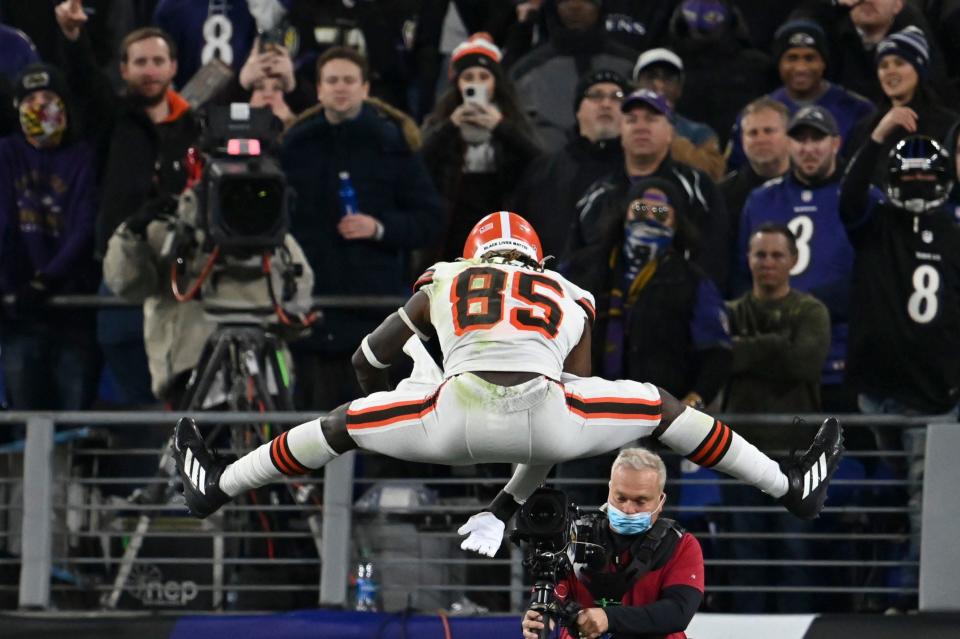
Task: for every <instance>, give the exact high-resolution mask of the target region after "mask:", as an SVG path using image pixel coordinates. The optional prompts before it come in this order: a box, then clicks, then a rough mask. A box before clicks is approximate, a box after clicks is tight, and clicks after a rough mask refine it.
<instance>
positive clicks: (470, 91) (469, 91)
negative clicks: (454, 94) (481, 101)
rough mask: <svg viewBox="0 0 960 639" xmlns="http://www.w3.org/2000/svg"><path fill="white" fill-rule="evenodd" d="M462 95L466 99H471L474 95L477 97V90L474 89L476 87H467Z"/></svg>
mask: <svg viewBox="0 0 960 639" xmlns="http://www.w3.org/2000/svg"><path fill="white" fill-rule="evenodd" d="M463 93H464V94H465V95H466V96H467V97H468V98H472V97H474V96H475V95H477V89H476V87H467V88H466V89H464V90H463Z"/></svg>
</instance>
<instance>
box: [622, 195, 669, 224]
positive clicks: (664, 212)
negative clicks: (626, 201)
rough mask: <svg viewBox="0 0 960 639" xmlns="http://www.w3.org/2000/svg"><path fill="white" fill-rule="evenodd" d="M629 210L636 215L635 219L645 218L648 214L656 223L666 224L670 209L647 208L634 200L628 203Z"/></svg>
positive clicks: (661, 206) (662, 207)
mask: <svg viewBox="0 0 960 639" xmlns="http://www.w3.org/2000/svg"><path fill="white" fill-rule="evenodd" d="M630 210H631V211H632V212H633V213H634V214H635V215H636V217H639V218H643V217H646V216H647V213H650V214H651V215H652V216H653V219H655V220H656V221H658V222H661V223H662V222H666V221H667V218H668V217H670V209H669V208H667V207H666V206H663V205H654V206H647V205H646V204H644V203H643V202H641V201H640V200H634V201H633V202H631V203H630Z"/></svg>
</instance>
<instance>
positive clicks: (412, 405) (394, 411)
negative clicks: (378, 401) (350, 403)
mask: <svg viewBox="0 0 960 639" xmlns="http://www.w3.org/2000/svg"><path fill="white" fill-rule="evenodd" d="M438 394H439V389H437V392H435V393H433V394H432V395H430V396H429V397H427V398H426V399H423V400H417V401H412V402H397V403H394V404H389V405H387V406H374V407H372V408H366V409H363V410H361V411H350V410H348V411H347V428H373V427H375V426H387V425H389V424H393V423H395V422H399V421H403V420H405V419H410V418H412V417H422V416H423V415H426V414H427V413H429V412H430V411H432V410H433V409H434V407H435V406H436V403H437V395H438Z"/></svg>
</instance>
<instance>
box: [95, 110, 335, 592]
mask: <svg viewBox="0 0 960 639" xmlns="http://www.w3.org/2000/svg"><path fill="white" fill-rule="evenodd" d="M276 122H277V121H276V119H275V118H274V117H273V116H272V114H271V113H270V110H269V109H256V108H250V107H249V106H248V105H246V104H233V105H230V106H229V107H212V108H211V109H210V110H209V111H208V113H207V116H206V119H205V130H204V134H203V138H202V140H203V141H202V145H201V148H200V150H196V149H191V151H190V152H189V154H188V157H187V160H186V164H187V171H188V173H189V181H188V186H187V188H186V189H185V191H184V192H183V194H181V195H180V197H179V198H178V200H177V202H176V211H175V213H173V214H171V215H167V216H166V217H164V218H163V219H160V220H156V221H154V222H152V223H151V225H150V228H149V229H148V231H149V233H148V236H149V237H148V243H149V240H150V238H157V239H158V241H156V242H153V243H152V246H151V248H153V249H154V251H155V252H156V253H157V255H156V256H155V259H156V262H157V263H158V264H159V265H160V266H161V269H160V270H161V272H160V274H159V275H160V277H161V278H163V277H164V276H166V277H167V278H168V280H167V281H168V283H167V285H166V290H164V291H162V292H160V293H159V294H158V295H156V296H155V297H156V298H157V299H156V300H155V308H154V310H155V311H156V309H157V308H159V307H160V306H161V305H164V308H168V312H169V313H170V314H171V315H173V314H181V315H183V314H186V315H188V316H189V317H190V319H192V320H195V321H193V322H189V323H191V324H193V325H194V329H195V330H198V329H196V324H202V325H203V326H204V327H205V328H203V329H202V330H204V331H205V332H206V335H205V337H201V338H200V339H201V340H205V341H204V344H203V347H202V349H200V348H195V349H194V352H193V353H187V354H186V355H187V356H190V355H192V356H193V357H196V356H197V355H199V358H198V360H197V362H196V365H195V366H193V367H192V371H191V372H190V374H189V379H188V381H187V382H186V386H185V388H184V389H183V391H182V393H176V394H171V395H170V397H176V398H177V401H174V402H173V406H174V409H175V410H177V411H178V412H194V411H201V410H209V409H221V410H229V411H237V412H240V411H242V412H273V411H292V410H293V409H294V406H293V401H292V394H291V386H292V373H291V370H290V368H289V366H288V362H289V361H290V358H289V355H288V351H287V347H286V342H287V341H288V340H290V339H293V338H295V337H299V336H302V335H304V334H305V333H306V332H307V331H308V330H309V328H310V326H311V324H313V322H314V321H315V320H316V319H317V314H316V313H314V312H312V311H311V301H312V290H313V271H312V270H311V268H310V266H309V264H308V263H307V260H306V257H305V256H304V254H303V251H302V250H301V249H300V246H299V245H298V244H297V242H296V241H295V240H294V239H293V237H292V236H291V235H290V234H289V233H288V215H289V213H288V206H289V201H290V199H291V193H290V189H289V187H288V186H287V182H286V177H285V176H284V174H283V172H282V170H281V169H280V166H279V163H278V162H277V160H276V159H275V158H274V157H273V156H272V155H271V152H272V150H273V146H274V145H273V141H274V140H275V139H276V137H277V133H278V130H277V128H276V127H275V123H276ZM157 225H161V226H157ZM163 269H166V270H167V272H166V273H163V272H162V270H163ZM148 303H150V302H149V301H148V302H145V313H146V309H147V304H148ZM175 348H182V345H178V344H173V345H171V349H175ZM148 350H149V347H148ZM270 429H271V425H269V424H264V423H256V424H249V425H233V426H230V427H229V428H224V427H223V426H222V425H221V426H215V427H214V428H213V429H211V431H210V432H209V433H208V434H207V440H208V442H210V443H214V442H216V443H218V444H220V445H221V446H226V447H229V448H230V449H233V450H235V451H238V452H240V453H242V452H245V451H247V450H250V449H252V448H255V447H256V446H258V445H260V444H261V443H263V442H264V441H269V440H270V439H271V438H272V437H273V436H274V435H275V433H270V432H268V431H269V430H270ZM168 448H169V445H168V446H167V447H165V450H164V453H163V455H162V457H161V460H160V472H161V475H162V476H163V477H165V478H167V479H168V481H167V482H166V483H158V484H154V485H153V486H154V487H155V488H154V489H153V490H145V491H142V493H141V494H140V495H139V496H138V501H139V502H140V503H144V504H163V503H167V502H168V501H169V500H170V498H171V497H172V496H173V495H175V494H176V488H175V477H176V472H175V469H174V465H173V463H172V459H171V458H170V455H169V454H168V452H167V450H168ZM312 488H313V486H312V485H305V486H301V485H292V484H289V485H287V490H288V491H289V493H290V498H291V499H290V500H291V501H292V502H293V503H296V504H304V503H307V502H311V503H314V504H316V503H318V498H317V497H316V495H315V494H314V493H313V491H312V490H311V489H312ZM250 499H251V501H252V502H253V503H254V504H256V499H257V497H256V495H253V494H251V495H250ZM268 499H269V500H270V501H273V502H276V501H277V500H278V499H279V497H278V496H277V495H273V494H271V495H270V496H269V497H268ZM231 516H233V517H234V518H237V517H243V516H244V515H242V514H241V515H236V514H234V515H230V514H228V515H227V517H228V518H229V517H231ZM140 519H141V521H140V523H139V524H138V526H137V529H136V533H135V534H134V537H133V538H132V539H131V542H130V543H129V544H128V546H127V551H126V553H125V555H124V558H123V560H122V562H121V564H120V570H119V571H118V574H117V576H116V579H115V581H114V589H113V591H112V592H111V593H109V595H108V596H107V597H106V598H105V605H107V606H108V607H115V606H116V604H117V601H118V598H119V594H120V592H121V591H122V589H123V587H124V584H125V583H126V580H127V577H128V575H129V572H130V569H131V567H132V564H133V562H134V560H135V559H136V554H137V551H138V548H139V542H140V541H141V540H142V537H143V534H144V533H145V532H146V530H147V529H148V527H149V515H146V514H144V515H141V517H140ZM266 519H267V516H266V515H263V514H261V516H260V519H259V522H260V524H261V525H263V526H264V527H265V528H266V526H267V525H266V523H265V522H266ZM308 524H309V527H310V530H311V532H312V534H313V537H314V544H315V546H316V548H317V551H318V553H319V550H320V539H319V535H320V525H319V522H318V521H317V517H316V516H315V515H313V516H310V517H309V518H308ZM269 541H270V546H269V549H270V554H271V555H272V553H273V545H272V543H273V542H272V539H270V540H269Z"/></svg>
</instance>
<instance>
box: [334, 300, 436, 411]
mask: <svg viewBox="0 0 960 639" xmlns="http://www.w3.org/2000/svg"><path fill="white" fill-rule="evenodd" d="M431 332H433V328H432V326H431V325H430V298H428V297H427V295H426V293H423V292H420V291H418V292H416V293H414V294H413V296H412V297H411V298H410V299H409V300H407V303H406V304H404V305H403V307H401V308H399V309H397V311H396V312H394V313H391V314H390V315H389V316H388V317H387V319H385V320H383V322H382V323H381V324H380V326H378V327H377V328H376V329H374V331H373V332H372V333H370V334H369V335H367V336H366V337H364V338H363V341H362V342H361V343H360V347H359V348H357V350H356V351H355V352H354V353H353V357H352V359H351V362H352V364H353V369H354V371H356V373H357V381H358V382H359V383H360V388H361V389H362V390H363V392H364V393H365V394H367V395H369V394H370V393H375V392H377V391H384V390H390V383H389V381H388V377H387V369H388V368H389V367H390V365H391V364H393V363H394V362H395V361H397V359H398V358H399V357H400V355H401V354H402V353H403V345H404V344H406V342H407V340H408V339H410V336H412V335H414V334H417V335H429V334H430V333H431Z"/></svg>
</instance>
